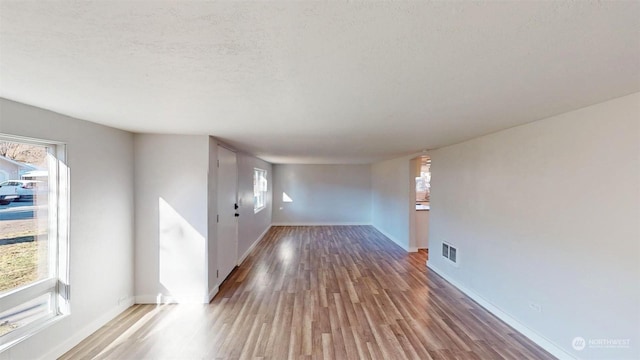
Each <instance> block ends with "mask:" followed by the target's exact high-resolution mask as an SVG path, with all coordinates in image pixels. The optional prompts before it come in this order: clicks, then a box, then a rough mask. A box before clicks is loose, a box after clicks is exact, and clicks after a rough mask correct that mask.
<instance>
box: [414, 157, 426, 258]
mask: <svg viewBox="0 0 640 360" xmlns="http://www.w3.org/2000/svg"><path fill="white" fill-rule="evenodd" d="M410 178H411V185H410V186H411V197H410V201H411V204H410V206H411V214H412V219H411V225H412V226H411V238H412V239H413V246H414V248H415V249H416V250H417V251H425V252H427V256H428V251H429V212H430V210H431V158H430V157H429V156H428V155H422V156H418V157H416V158H414V159H412V160H411V177H410Z"/></svg>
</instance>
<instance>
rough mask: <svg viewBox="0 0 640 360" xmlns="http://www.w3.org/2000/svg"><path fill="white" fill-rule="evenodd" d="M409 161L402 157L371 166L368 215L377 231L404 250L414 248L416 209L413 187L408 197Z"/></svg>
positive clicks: (407, 158)
mask: <svg viewBox="0 0 640 360" xmlns="http://www.w3.org/2000/svg"><path fill="white" fill-rule="evenodd" d="M410 160H411V159H410V158H409V157H402V158H397V159H392V160H387V161H382V162H378V163H375V164H373V165H372V166H371V209H372V211H371V213H372V215H371V218H372V223H373V226H374V227H375V228H376V229H378V231H380V232H381V233H383V234H384V235H385V236H386V237H388V238H389V239H391V240H392V241H393V242H395V243H396V244H398V245H399V246H400V247H402V248H403V249H405V250H407V251H415V247H416V246H415V245H414V244H412V241H411V232H410V222H411V220H412V218H413V217H414V211H415V190H414V192H413V194H414V195H413V200H411V199H412V196H411V188H412V187H411V182H410V174H412V173H413V172H412V169H411V167H410ZM414 183H415V180H414ZM414 189H415V185H414Z"/></svg>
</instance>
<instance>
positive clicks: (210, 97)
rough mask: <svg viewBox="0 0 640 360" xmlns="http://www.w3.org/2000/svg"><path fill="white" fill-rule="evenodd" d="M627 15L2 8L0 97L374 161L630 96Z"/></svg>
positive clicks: (262, 149)
mask: <svg viewBox="0 0 640 360" xmlns="http://www.w3.org/2000/svg"><path fill="white" fill-rule="evenodd" d="M639 19H640V2H638V1H628V2H542V1H539V2H528V3H523V2H456V3H452V2H411V3H398V2H375V3H373V2H364V3H362V2H357V3H347V2H286V3H285V2H184V1H166V2H159V1H155V2H135V3H132V2H129V3H128V2H106V1H104V2H92V3H85V2H82V3H80V2H62V1H52V2H37V1H32V2H16V1H1V2H0V96H1V97H5V98H8V99H12V100H16V101H20V102H23V103H27V104H31V105H35V106H39V107H43V108H46V109H50V110H53V111H57V112H60V113H63V114H67V115H71V116H74V117H78V118H81V119H86V120H89V121H93V122H96V123H100V124H105V125H110V126H114V127H118V128H122V129H126V130H131V131H135V132H151V133H176V134H210V135H215V136H217V137H219V138H221V139H223V140H225V141H227V142H229V143H231V144H233V145H235V146H237V147H238V148H240V149H243V150H245V151H248V152H251V153H253V154H255V155H258V156H259V157H261V158H263V159H265V160H268V161H272V162H276V163H282V162H290V163H295V162H299V163H300V162H301V163H348V162H370V161H374V160H380V159H385V158H390V157H394V156H398V155H403V154H407V153H412V152H415V151H419V150H422V149H432V148H437V147H440V146H444V145H448V144H453V143H456V142H460V141H463V140H466V139H469V138H472V137H476V136H479V135H483V134H487V133H490V132H493V131H496V130H500V129H504V128H507V127H511V126H515V125H518V124H523V123H526V122H530V121H533V120H537V119H541V118H545V117H548V116H551V115H554V114H558V113H562V112H566V111H569V110H573V109H577V108H580V107H584V106H587V105H591V104H594V103H597V102H601V101H604V100H607V99H611V98H615V97H619V96H623V95H626V94H630V93H633V92H638V91H640V21H639Z"/></svg>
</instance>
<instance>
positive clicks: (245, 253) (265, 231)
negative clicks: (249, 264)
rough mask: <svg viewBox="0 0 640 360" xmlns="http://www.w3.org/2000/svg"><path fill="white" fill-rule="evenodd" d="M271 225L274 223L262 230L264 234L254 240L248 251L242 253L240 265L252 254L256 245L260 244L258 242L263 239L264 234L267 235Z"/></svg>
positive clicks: (239, 260)
mask: <svg viewBox="0 0 640 360" xmlns="http://www.w3.org/2000/svg"><path fill="white" fill-rule="evenodd" d="M271 226H273V225H269V226H267V228H266V229H265V230H264V231H263V232H262V234H260V236H258V238H257V239H256V240H255V241H254V242H253V244H251V246H249V248H248V249H247V251H245V252H244V254H242V256H241V257H240V259H238V266H240V264H242V262H243V261H244V260H245V259H246V258H247V256H249V254H251V252H252V251H253V249H254V248H255V247H256V245H258V243H259V242H260V241H261V240H262V238H264V236H265V235H267V233H268V232H269V229H271Z"/></svg>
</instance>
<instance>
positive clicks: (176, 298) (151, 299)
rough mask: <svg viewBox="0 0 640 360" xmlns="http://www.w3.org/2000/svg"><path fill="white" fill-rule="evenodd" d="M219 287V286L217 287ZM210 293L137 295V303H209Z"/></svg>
mask: <svg viewBox="0 0 640 360" xmlns="http://www.w3.org/2000/svg"><path fill="white" fill-rule="evenodd" d="M215 289H217V287H216V288H215ZM207 296H208V295H204V296H198V295H164V294H159V295H136V304H208V303H209V298H208V297H207Z"/></svg>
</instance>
